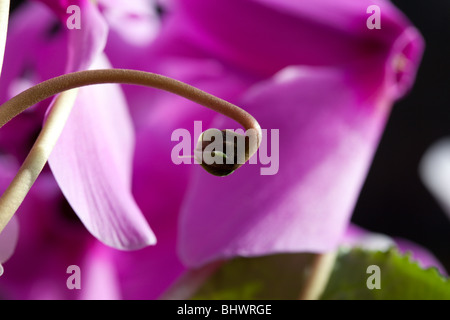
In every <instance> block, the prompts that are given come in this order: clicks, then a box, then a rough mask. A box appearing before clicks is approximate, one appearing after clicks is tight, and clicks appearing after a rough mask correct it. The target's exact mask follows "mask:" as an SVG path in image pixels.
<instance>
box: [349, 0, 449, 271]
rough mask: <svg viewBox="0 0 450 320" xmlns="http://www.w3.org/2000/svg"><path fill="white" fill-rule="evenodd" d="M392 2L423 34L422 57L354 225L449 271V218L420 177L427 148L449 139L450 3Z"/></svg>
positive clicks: (378, 155) (396, 111)
mask: <svg viewBox="0 0 450 320" xmlns="http://www.w3.org/2000/svg"><path fill="white" fill-rule="evenodd" d="M392 2H393V3H394V4H395V5H396V6H397V7H399V8H400V9H401V10H402V11H403V12H404V13H405V14H406V15H407V16H408V17H409V19H410V20H411V21H412V23H413V24H414V25H415V26H416V27H417V28H418V29H419V30H420V32H421V33H422V35H423V36H424V38H425V41H426V48H425V54H424V57H423V60H422V64H421V66H420V69H419V72H418V74H417V79H416V83H415V86H414V88H413V90H412V92H411V93H410V94H409V95H408V96H407V97H405V98H404V99H402V100H401V101H399V102H397V104H396V105H395V106H394V109H393V111H392V115H391V117H390V119H389V122H388V125H387V127H386V130H385V132H384V134H383V138H382V140H381V143H380V146H379V148H378V150H377V153H376V155H375V159H374V162H373V165H372V168H371V170H370V172H369V175H368V178H367V180H366V183H365V185H364V188H363V190H362V192H361V195H360V198H359V201H358V204H357V206H356V209H355V213H354V215H353V221H354V222H355V223H357V224H359V225H361V226H363V227H366V228H368V229H370V230H372V231H376V232H381V233H385V234H388V235H392V236H398V237H403V238H407V239H409V240H413V241H414V242H417V243H419V244H421V245H423V246H425V247H426V248H428V249H429V250H431V251H432V252H433V253H434V254H435V255H436V256H437V257H438V258H439V260H440V261H441V262H442V263H443V264H444V266H445V267H446V269H447V271H448V272H450V246H449V245H450V219H449V218H448V217H447V216H446V215H445V214H444V213H443V211H442V210H441V208H440V207H439V206H438V205H437V203H436V201H435V200H434V198H433V197H432V196H431V194H430V193H429V192H428V191H427V189H426V188H425V187H424V185H423V184H422V182H421V181H420V178H419V176H418V166H419V162H420V160H421V158H422V156H423V154H424V153H425V152H426V150H427V148H428V147H429V146H430V145H431V144H432V143H434V142H436V140H438V139H439V138H442V137H444V136H450V41H449V40H450V2H449V1H440V0H429V1H411V0H394V1H392ZM381 23H383V12H381ZM449 196H450V190H449Z"/></svg>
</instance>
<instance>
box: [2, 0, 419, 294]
mask: <svg viewBox="0 0 450 320" xmlns="http://www.w3.org/2000/svg"><path fill="white" fill-rule="evenodd" d="M45 2H46V3H47V4H49V5H50V7H51V8H53V10H54V12H56V13H57V15H58V14H59V19H60V21H59V23H57V24H54V23H55V21H56V20H55V16H56V15H55V14H52V13H50V12H49V11H48V10H46V9H44V8H43V7H42V6H39V5H37V4H27V6H28V7H25V8H24V9H23V11H21V12H19V13H17V14H16V16H15V17H14V19H13V20H12V21H11V25H10V33H9V38H8V41H9V42H8V46H7V50H8V51H7V52H6V56H5V64H4V71H3V74H2V77H1V81H0V90H1V91H0V95H1V96H2V97H4V98H3V100H6V99H7V98H10V97H11V96H13V95H14V94H15V93H18V91H20V90H21V89H23V87H24V86H29V85H30V84H32V83H33V84H34V83H37V82H39V81H42V80H45V79H48V78H50V77H53V76H55V75H58V74H62V73H65V72H70V71H75V70H81V69H85V68H89V67H98V66H101V67H107V66H108V62H107V58H108V59H109V61H110V62H111V65H112V66H113V67H117V68H132V69H138V70H144V71H150V72H156V73H160V74H164V75H167V76H170V77H173V78H175V79H178V80H181V81H184V82H187V83H189V84H191V85H194V86H196V87H199V88H201V89H203V90H205V91H207V92H210V93H212V94H215V95H216V96H219V97H221V98H223V99H225V100H228V101H230V102H232V103H235V104H237V105H239V106H242V107H243V108H244V109H245V110H247V111H249V112H250V113H252V114H253V115H254V116H255V117H256V118H257V119H258V121H259V122H260V124H261V126H262V127H263V128H267V129H279V130H280V145H279V158H280V167H279V171H278V173H277V174H275V175H272V176H269V175H268V176H261V175H260V166H257V165H246V166H243V167H242V168H240V169H239V172H238V173H235V174H233V175H232V176H229V177H226V178H223V179H219V178H217V177H213V176H209V175H208V174H207V173H206V172H204V171H203V170H202V169H201V168H200V166H195V165H192V166H190V167H188V166H177V165H175V164H173V163H172V162H171V159H170V155H171V149H172V148H173V144H171V141H170V137H171V133H172V132H173V131H174V130H175V129H178V128H185V129H188V130H192V128H193V123H194V121H195V120H202V121H203V127H204V128H207V127H220V128H233V127H234V126H235V124H232V123H230V122H228V121H227V120H225V119H224V118H223V117H222V116H215V115H214V114H213V113H212V112H209V111H204V109H203V108H200V107H198V106H196V105H195V104H193V103H192V102H190V101H186V100H184V99H182V98H179V97H176V96H173V95H170V94H167V93H164V92H158V91H154V90H148V89H146V88H140V87H128V86H126V87H123V92H124V93H125V96H123V94H122V93H121V92H122V91H121V89H120V88H119V86H117V85H111V86H110V87H109V88H108V87H105V86H101V87H100V86H99V87H95V88H94V87H92V88H83V89H81V90H80V93H79V96H78V98H77V101H76V104H75V106H74V109H73V113H72V115H71V117H70V119H69V121H68V123H67V125H66V127H65V129H64V132H63V135H62V136H61V139H60V140H59V142H58V144H57V146H56V147H55V149H54V151H53V153H52V156H51V158H50V168H51V170H52V174H53V175H54V177H55V180H56V182H57V183H58V186H59V188H61V190H62V192H63V193H64V196H65V198H66V199H67V201H68V202H69V203H70V205H71V207H72V208H73V210H74V211H75V213H76V214H77V215H78V216H79V217H80V219H81V221H82V222H83V224H84V225H85V226H86V227H87V229H88V230H89V231H90V232H91V233H92V234H93V235H94V236H96V237H97V238H98V239H99V240H101V241H102V242H103V243H105V244H108V245H109V246H113V247H116V248H121V249H135V248H138V247H142V246H146V245H149V244H154V242H155V239H157V241H158V242H157V244H156V245H155V246H151V247H146V248H144V249H142V250H139V251H135V252H122V251H117V250H114V249H111V248H109V247H105V246H103V245H101V244H98V243H96V242H95V241H94V242H93V241H92V239H91V238H90V237H89V236H87V235H86V234H85V233H84V232H83V231H81V230H79V229H77V230H76V232H73V233H71V235H72V236H73V237H76V239H68V237H67V236H66V235H64V234H63V233H64V232H61V234H59V233H58V232H57V231H54V230H53V231H50V232H49V230H48V226H43V225H41V224H39V225H38V226H32V225H28V226H27V228H30V229H32V228H41V229H42V228H44V229H45V230H43V229H42V230H39V231H35V232H36V233H35V236H38V237H40V239H43V238H42V237H45V235H46V234H52V236H54V237H55V238H56V239H61V238H63V239H64V240H65V241H64V242H62V244H61V246H60V245H59V244H58V241H56V244H55V243H53V244H52V245H51V247H52V249H53V250H55V251H53V252H54V254H51V253H50V252H49V251H47V254H48V255H49V256H48V258H49V259H48V261H47V263H45V264H42V270H41V271H40V272H37V274H38V275H39V276H42V277H43V279H45V282H46V284H48V282H50V283H52V285H51V286H48V285H47V289H45V290H44V292H46V293H48V295H47V296H46V297H55V296H56V297H57V296H62V297H66V298H67V295H70V294H72V293H68V292H67V290H66V289H65V288H64V287H63V288H60V287H58V283H60V282H61V279H60V278H59V279H57V280H56V279H54V278H52V276H51V275H52V274H55V273H54V270H56V269H58V270H59V269H61V268H63V271H64V268H65V267H67V266H68V265H69V264H78V265H81V266H82V268H83V270H84V269H85V267H84V266H86V269H88V270H90V271H88V272H89V275H90V277H89V278H90V279H95V275H96V274H98V273H96V271H95V270H98V268H96V267H92V268H90V267H88V266H98V265H101V266H103V267H105V268H106V269H105V270H106V271H105V273H104V275H105V276H106V278H107V279H106V278H104V279H105V280H104V281H103V283H108V284H109V287H108V290H106V289H105V291H103V292H95V291H90V288H93V287H95V286H94V285H92V286H91V285H88V287H89V288H88V289H86V288H85V289H83V293H82V294H81V296H76V294H74V296H76V297H78V298H80V297H81V298H89V297H94V298H95V297H109V298H118V297H121V298H157V297H159V296H160V295H161V294H162V293H163V292H164V291H165V290H167V288H168V287H169V286H170V284H171V283H173V282H174V281H175V280H176V279H177V278H178V277H179V276H180V275H181V274H183V272H184V271H185V270H187V269H189V268H192V267H198V266H202V265H204V264H206V263H209V262H212V261H215V260H217V259H228V258H232V257H235V256H255V255H265V254H272V253H277V252H302V251H308V252H326V251H329V250H334V249H335V248H336V246H338V245H339V243H340V241H341V239H342V235H343V234H344V233H345V230H346V229H347V227H348V222H349V219H350V215H351V213H352V210H353V207H354V205H355V202H356V199H357V197H358V193H359V190H360V188H361V186H362V183H363V182H364V178H365V175H366V172H367V170H368V167H369V165H370V162H371V159H372V156H373V153H374V151H375V149H376V146H377V144H378V140H379V137H380V135H381V132H382V130H383V128H384V125H385V122H386V119H387V117H388V114H389V111H390V108H391V106H392V104H393V103H394V101H395V100H396V99H398V98H400V97H401V96H403V95H404V94H405V93H406V92H407V91H408V90H409V89H410V88H411V86H412V84H413V82H414V78H415V72H416V69H417V66H418V64H419V61H420V58H421V54H422V50H423V40H422V38H421V36H420V34H419V33H418V32H417V30H416V29H415V28H414V27H412V26H411V24H410V23H409V22H408V20H407V19H406V18H405V17H404V16H403V15H402V14H401V13H400V12H399V11H398V10H397V9H396V8H395V7H393V5H392V4H390V3H389V2H385V1H375V3H374V2H373V1H370V2H369V1H360V2H357V3H355V2H354V1H350V0H348V1H347V0H346V1H339V2H336V1H329V0H320V1H314V2H312V1H311V2H299V3H297V2H292V1H275V0H253V1H250V0H249V1H242V0H226V1H225V0H220V1H214V2H211V1H200V0H189V1H181V0H179V1H173V3H172V2H171V3H172V5H171V6H169V7H168V8H166V10H167V11H166V14H165V16H164V21H163V23H162V25H161V28H160V27H159V26H158V24H157V23H154V22H152V24H150V25H144V26H145V28H144V29H145V30H146V32H140V33H138V34H139V35H140V36H137V37H135V38H130V35H136V34H135V33H134V32H132V31H128V30H134V29H133V28H130V29H128V28H127V26H130V25H129V24H124V25H123V24H121V23H118V21H117V14H114V13H117V12H122V11H121V10H122V9H123V8H125V7H126V6H127V5H128V4H126V3H125V1H124V2H121V1H115V2H113V3H111V2H108V1H98V7H96V6H94V5H93V4H92V3H90V2H89V1H79V2H77V3H78V4H79V5H80V7H81V12H82V13H83V17H82V21H83V22H82V23H83V25H82V28H81V29H80V30H70V31H69V30H65V29H62V30H60V31H59V32H57V33H56V34H52V33H51V32H50V31H52V30H54V28H51V27H52V26H61V24H62V25H63V26H64V22H65V21H63V20H64V17H66V15H65V10H64V9H65V4H66V3H65V2H64V1H45ZM138 3H141V2H138ZM142 3H144V2H142ZM372 4H377V5H378V6H380V8H381V11H382V13H383V25H382V29H380V30H369V29H367V26H366V19H367V18H368V15H367V13H366V9H367V7H368V6H370V5H372ZM36 12H38V13H39V14H37V13H36ZM147 13H148V12H147ZM147 13H144V15H143V16H144V17H145V18H149V17H150V16H151V15H150V14H147ZM102 14H103V15H102ZM137 16H138V17H139V15H137ZM131 20H132V19H131ZM148 21H154V20H148ZM24 22H27V23H26V24H25V23H24ZM131 26H136V24H134V23H131ZM59 28H60V27H59ZM63 28H64V27H63ZM108 28H109V30H108ZM141 28H142V25H139V26H138V30H142V29H141ZM56 29H57V28H56ZM30 30H34V33H30ZM108 31H109V33H108ZM158 32H159V33H158ZM107 33H108V35H107ZM156 33H158V34H157V36H156V38H155V39H152V36H149V37H146V35H148V34H151V35H156ZM43 34H47V35H48V38H47V39H45V38H43ZM25 37H26V38H27V39H28V37H29V39H30V41H28V42H26V41H24V40H23V39H24V38H25ZM149 42H151V43H149ZM24 44H26V45H29V49H27V48H24V47H23V46H24ZM67 45H68V47H67V48H68V49H66V46H67ZM104 46H105V48H104ZM31 49H32V50H31ZM19 52H20V55H18V54H19ZM67 56H68V57H69V58H68V60H67V59H66V57H67ZM106 57H107V58H106ZM95 63H99V64H95ZM24 66H26V67H27V68H25V69H24ZM125 99H126V100H125ZM112 108H113V109H112ZM43 110H44V111H43ZM113 110H114V111H113ZM44 112H45V108H42V107H40V108H39V107H38V108H36V110H34V111H32V113H31V115H30V118H31V119H29V120H25V119H19V118H18V119H15V120H14V121H13V122H12V123H11V124H9V125H8V126H5V128H2V137H5V138H3V139H1V140H0V145H2V146H3V147H4V148H5V150H7V151H8V152H9V153H11V154H13V155H15V156H16V157H17V158H18V159H19V160H22V158H23V156H24V155H25V154H26V152H27V149H24V148H23V147H22V146H24V144H23V143H18V141H19V140H16V141H14V142H13V140H10V139H9V137H14V139H22V140H21V141H23V139H25V140H27V141H28V139H29V137H30V136H32V135H31V133H32V132H33V130H36V128H37V126H36V123H41V121H42V115H43V113H44ZM128 112H130V115H128ZM130 116H131V118H132V120H133V123H132V122H131V120H130ZM21 118H23V117H21ZM18 125H20V126H21V127H23V128H26V129H25V131H22V132H23V133H24V135H23V136H16V135H15V133H16V131H17V126H18ZM8 129H9V131H5V130H8ZM29 130H30V131H31V132H30V131H29ZM191 133H192V132H191ZM134 136H135V139H136V140H135V141H136V144H135V151H134V160H133V161H132V155H133V140H134ZM41 178H42V179H41ZM41 178H40V179H41V181H38V184H37V185H36V187H35V189H34V190H32V192H31V193H30V199H27V200H26V201H25V203H24V207H23V208H22V209H21V213H20V215H21V216H22V217H27V218H28V219H32V220H31V221H33V218H32V215H33V214H36V212H26V211H30V210H32V209H30V208H27V205H26V203H27V201H28V203H29V204H31V203H33V201H37V202H36V203H40V204H42V205H44V207H45V208H48V210H46V211H50V212H52V215H51V216H52V217H54V216H56V215H57V213H58V212H59V211H61V209H60V208H58V206H57V205H55V199H58V198H60V199H62V197H61V195H59V194H58V191H57V187H56V185H55V184H54V182H53V181H52V177H51V175H50V173H49V172H45V173H44V176H43V177H41ZM131 183H132V185H131ZM131 186H132V189H131ZM39 190H41V191H39ZM45 197H48V199H44V198H45ZM61 202H63V201H62V200H61ZM141 213H142V214H143V215H142V214H141ZM144 217H145V219H144ZM147 222H148V223H149V225H150V226H151V228H152V229H151V230H153V231H154V232H155V237H154V236H153V233H152V231H151V230H150V227H149V225H148V224H147ZM21 223H22V220H21ZM23 224H28V222H27V221H23ZM54 228H57V226H55V227H54ZM64 230H65V229H64ZM77 239H83V240H82V241H80V242H81V243H79V244H74V243H73V242H75V241H78V240H77ZM21 241H22V243H23V246H22V249H21V246H20V245H21ZM32 241H36V239H33V238H32V237H31V236H30V237H28V236H27V237H26V238H21V239H20V240H19V246H18V248H17V252H16V256H15V257H13V258H12V259H11V260H10V263H11V269H12V270H14V269H15V268H16V267H17V266H18V265H19V264H20V261H19V258H20V259H24V258H25V256H26V255H27V254H28V255H29V254H30V250H31V247H30V246H29V245H30V243H32ZM45 245H48V242H47V241H42V242H41V241H40V242H39V245H37V248H40V249H39V250H44V249H43V247H44V246H45ZM67 247H70V248H76V250H74V251H75V252H72V253H70V254H69V253H66V254H65V255H62V256H59V253H61V252H62V251H63V250H67ZM35 250H38V249H35ZM47 250H48V249H47ZM16 257H17V258H16ZM71 258H72V261H73V262H69V260H71ZM8 263H9V262H8ZM17 271H18V272H17ZM23 272H24V270H20V269H16V272H15V271H11V276H9V277H8V278H7V279H5V281H6V287H7V288H8V290H10V291H11V292H13V294H16V295H22V297H34V298H36V297H38V296H39V295H35V293H30V292H29V291H26V289H25V288H26V287H27V286H29V284H30V282H32V283H34V285H35V286H37V287H39V288H41V287H42V286H44V284H43V283H40V282H39V279H38V278H37V277H38V276H36V278H34V277H33V276H32V275H29V278H26V279H25V280H23V281H21V280H20V279H21V277H22V276H23ZM19 273H21V274H19ZM63 277H64V276H62V278H63ZM2 281H3V279H2ZM93 281H94V280H93ZM93 281H92V282H90V281H88V283H90V284H92V283H94V282H93ZM61 283H62V284H63V285H64V284H65V281H64V280H62V282H61ZM14 287H15V288H16V292H14V289H11V288H14ZM97 287H98V286H97ZM64 290H65V291H64ZM108 293H110V294H111V295H109V296H108Z"/></svg>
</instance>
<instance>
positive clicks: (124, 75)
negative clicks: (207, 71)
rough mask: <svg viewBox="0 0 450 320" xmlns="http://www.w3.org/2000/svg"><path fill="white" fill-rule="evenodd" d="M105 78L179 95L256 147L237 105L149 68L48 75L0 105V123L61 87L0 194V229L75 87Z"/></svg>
mask: <svg viewBox="0 0 450 320" xmlns="http://www.w3.org/2000/svg"><path fill="white" fill-rule="evenodd" d="M105 83H124V84H134V85H142V86H148V87H152V88H157V89H161V90H165V91H168V92H172V93H175V94H177V95H179V96H182V97H185V98H187V99H189V100H192V101H194V102H196V103H199V104H201V105H203V106H205V107H208V108H210V109H212V110H214V111H217V112H219V113H222V114H224V115H225V116H228V117H230V118H231V119H233V120H235V121H237V122H238V123H240V124H241V125H242V126H243V127H244V128H245V129H246V130H247V134H248V135H250V136H253V137H251V138H252V139H250V141H254V143H253V145H250V146H249V150H250V152H249V153H250V157H251V156H252V155H253V154H254V153H255V152H256V151H257V149H258V148H259V145H260V143H261V138H262V132H261V127H260V125H259V124H258V122H257V121H256V120H255V118H253V117H252V116H251V115H250V114H249V113H247V112H246V111H244V110H242V109H241V108H239V107H237V106H235V105H233V104H231V103H229V102H226V101H224V100H222V99H219V98H217V97H215V96H213V95H210V94H208V93H206V92H204V91H201V90H199V89H197V88H195V87H192V86H190V85H188V84H185V83H183V82H180V81H177V80H174V79H171V78H167V77H164V76H161V75H157V74H154V73H149V72H143V71H137V70H125V69H102V70H88V71H80V72H75V73H69V74H65V75H62V76H59V77H56V78H52V79H50V80H47V81H44V82H42V83H40V84H38V85H36V86H33V87H31V88H29V89H27V90H25V91H23V92H22V93H20V94H18V95H17V96H15V97H13V98H12V99H10V100H8V101H7V102H5V103H4V104H3V105H1V106H0V128H1V127H3V126H4V125H5V124H6V123H8V122H9V121H10V120H12V119H13V118H14V117H15V116H17V115H19V114H20V113H21V112H23V111H25V110H26V109H27V108H29V107H31V106H33V105H35V104H36V103H39V102H41V101H43V100H45V99H47V98H50V97H52V96H54V95H56V94H60V93H61V94H60V95H59V96H58V98H57V99H56V103H55V105H54V106H53V109H52V110H51V112H50V115H49V117H48V119H47V121H46V123H45V125H44V128H43V130H42V132H41V134H40V135H39V137H38V139H37V140H36V143H35V144H34V146H33V148H32V149H31V151H30V153H29V155H28V157H27V158H26V160H25V162H24V164H23V165H22V167H21V168H20V170H19V172H18V174H17V175H16V177H15V178H14V180H13V182H12V183H11V184H10V186H9V187H8V189H7V190H6V191H5V193H4V194H3V195H2V197H1V198H0V232H1V231H2V230H3V229H4V228H5V226H6V225H7V223H8V222H9V221H10V219H11V218H12V216H13V215H14V213H15V212H16V211H17V209H18V208H19V206H20V204H21V203H22V202H23V200H24V199H25V196H26V195H27V193H28V192H29V190H30V189H31V187H32V185H33V184H34V182H35V181H36V179H37V177H38V176H39V174H40V172H41V171H42V169H43V167H44V165H45V163H46V162H47V160H48V158H49V156H50V153H51V151H52V150H53V148H54V146H55V144H56V142H57V140H58V138H59V136H60V134H61V132H62V130H63V128H64V124H65V123H66V121H67V119H68V117H69V114H70V111H71V109H72V106H73V104H74V103H75V99H76V93H77V90H76V89H77V88H79V87H83V86H88V85H94V84H105ZM93 107H95V106H93ZM250 129H251V130H250Z"/></svg>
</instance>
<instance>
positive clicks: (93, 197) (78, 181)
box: [49, 62, 156, 249]
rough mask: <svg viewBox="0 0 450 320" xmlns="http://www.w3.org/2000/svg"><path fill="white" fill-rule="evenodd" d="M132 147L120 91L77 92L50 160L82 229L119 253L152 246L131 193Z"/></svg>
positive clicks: (89, 89) (115, 88)
mask: <svg viewBox="0 0 450 320" xmlns="http://www.w3.org/2000/svg"><path fill="white" fill-rule="evenodd" d="M95 67H99V68H102V67H103V68H105V67H108V65H107V64H106V63H105V62H102V63H100V64H98V65H96V66H95ZM133 147H134V133H133V128H132V122H131V119H130V116H129V114H128V110H127V104H126V101H125V98H124V96H123V93H122V91H121V89H120V87H119V86H118V85H104V86H92V87H86V88H83V89H81V90H80V91H79V94H78V97H77V100H76V103H75V106H74V108H73V111H72V114H71V115H70V118H69V120H68V122H67V124H66V126H65V128H64V131H63V133H62V135H61V138H60V139H59V141H58V143H57V145H56V146H55V149H54V150H53V152H52V155H51V157H50V159H49V163H50V167H51V169H52V172H53V174H54V175H55V179H56V181H57V182H58V184H59V186H60V188H61V190H62V191H63V193H64V195H65V197H66V198H67V200H68V201H69V203H70V205H71V206H72V208H73V209H74V210H75V212H76V213H77V215H78V216H79V217H80V219H81V221H82V222H83V223H84V224H85V226H86V228H87V229H88V230H89V231H90V232H91V233H92V234H93V235H94V236H96V237H97V238H98V239H100V240H101V241H103V242H104V243H105V244H107V245H110V246H112V247H115V248H119V249H138V248H141V247H144V246H146V245H150V244H154V243H155V241H156V240H155V237H154V235H153V233H152V231H151V230H150V227H149V226H148V224H147V222H146V220H145V218H144V217H143V215H142V213H141V211H140V210H139V208H138V206H137V204H136V203H135V201H134V198H133V196H132V193H131V168H132V156H133V150H134V148H133ZM149 183H151V181H149Z"/></svg>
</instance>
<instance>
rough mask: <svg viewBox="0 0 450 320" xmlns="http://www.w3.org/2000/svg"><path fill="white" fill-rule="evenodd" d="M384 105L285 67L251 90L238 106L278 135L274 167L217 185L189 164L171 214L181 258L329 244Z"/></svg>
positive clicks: (336, 77)
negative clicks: (178, 205) (176, 216)
mask: <svg viewBox="0 0 450 320" xmlns="http://www.w3.org/2000/svg"><path fill="white" fill-rule="evenodd" d="M381 98H383V99H381ZM384 100H385V97H380V99H377V100H376V101H374V100H368V99H367V97H366V98H365V99H362V97H360V95H359V90H358V87H357V86H356V84H354V83H353V84H352V83H349V81H348V77H347V76H346V74H344V73H342V72H339V71H333V70H329V69H325V70H320V69H318V68H305V67H291V68H289V69H287V70H284V71H283V72H281V73H280V74H278V75H277V76H275V77H274V78H273V79H271V80H269V81H267V82H265V83H262V84H260V85H258V86H255V88H254V89H253V90H251V91H250V92H249V93H248V95H247V96H246V99H244V102H243V103H241V105H242V106H243V107H244V108H245V109H246V110H248V111H249V112H250V113H251V114H253V115H254V116H255V118H256V119H258V121H259V122H260V124H261V127H262V128H268V129H279V130H280V131H279V136H280V141H279V171H278V172H277V173H276V174H275V175H261V174H260V165H251V164H246V165H244V166H243V167H242V168H240V169H239V170H237V172H235V173H234V174H233V175H231V176H229V177H226V178H222V179H221V178H217V177H215V176H211V175H208V174H207V173H206V172H203V171H202V169H201V168H199V167H197V172H196V175H195V177H194V179H193V182H192V184H191V185H190V188H189V191H188V195H187V198H186V202H185V203H184V207H183V211H182V213H181V217H180V238H179V248H180V250H179V251H180V255H181V258H182V260H183V261H184V262H185V263H187V264H188V265H190V266H199V265H202V264H204V263H206V262H209V261H211V260H215V259H218V258H224V257H225V258H228V257H232V256H235V255H242V256H255V255H263V254H270V253H276V252H298V251H307V252H309V251H314V252H321V251H327V250H330V249H332V248H334V247H336V246H337V245H338V242H339V239H340V237H341V234H342V233H343V232H344V231H345V229H346V226H347V223H348V221H349V218H350V215H351V213H352V210H353V207H354V205H355V202H356V200H357V197H358V193H359V190H360V188H361V186H362V184H363V182H364V178H365V176H366V173H367V170H368V167H369V165H370V162H371V160H372V156H373V153H374V151H375V148H376V146H377V143H378V140H379V136H380V133H381V132H382V130H383V127H384V123H385V121H386V118H387V115H388V112H389V104H387V101H384ZM220 127H222V128H236V125H235V124H234V123H231V122H227V121H226V122H225V123H221V125H220ZM274 162H276V161H275V160H274Z"/></svg>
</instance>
